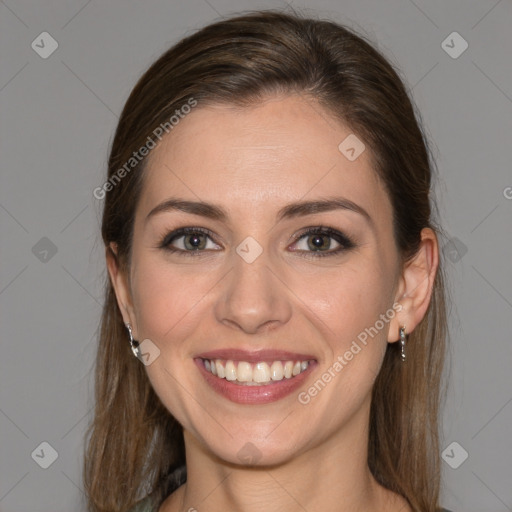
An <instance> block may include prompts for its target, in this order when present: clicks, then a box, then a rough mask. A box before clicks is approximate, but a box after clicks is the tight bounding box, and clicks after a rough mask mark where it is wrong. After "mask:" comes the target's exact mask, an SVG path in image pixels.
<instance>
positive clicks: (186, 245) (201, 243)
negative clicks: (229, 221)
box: [160, 228, 220, 254]
mask: <svg viewBox="0 0 512 512" xmlns="http://www.w3.org/2000/svg"><path fill="white" fill-rule="evenodd" d="M160 248H162V249H165V250H167V251H169V252H181V253H184V254H185V253H194V252H195V253H196V254H197V253H200V252H204V251H205V250H218V249H219V248H220V246H219V245H217V244H216V243H215V242H213V240H212V237H211V235H210V232H209V231H208V230H206V229H204V228H181V229H177V230H175V231H173V232H172V233H169V234H168V235H166V236H165V237H164V239H163V240H162V242H161V243H160Z"/></svg>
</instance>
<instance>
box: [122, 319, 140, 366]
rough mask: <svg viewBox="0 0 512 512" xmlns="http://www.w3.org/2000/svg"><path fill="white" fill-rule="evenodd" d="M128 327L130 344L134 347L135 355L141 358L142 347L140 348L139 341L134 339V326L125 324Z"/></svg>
mask: <svg viewBox="0 0 512 512" xmlns="http://www.w3.org/2000/svg"><path fill="white" fill-rule="evenodd" d="M125 325H126V328H127V329H128V335H129V336H130V346H131V348H132V352H133V355H134V356H135V357H136V358H137V359H139V356H140V349H139V342H138V341H136V340H134V339H133V334H132V326H131V325H130V324H125Z"/></svg>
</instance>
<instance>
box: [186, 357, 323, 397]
mask: <svg viewBox="0 0 512 512" xmlns="http://www.w3.org/2000/svg"><path fill="white" fill-rule="evenodd" d="M194 361H195V363H196V365H197V366H198V368H199V370H200V371H201V373H202V375H203V376H204V378H205V380H206V382H207V383H208V384H209V385H210V386H211V387H212V388H213V390H214V391H216V392H217V393H219V394H220V395H222V396H223V397H225V398H227V399H228V400H231V401H232V402H235V403H237V404H254V405H256V404H267V403H270V402H276V401H277V400H280V399H281V398H284V397H285V396H288V395H290V394H292V393H293V392H294V391H297V390H298V389H299V388H300V386H301V385H302V384H303V383H304V380H305V379H307V378H308V376H309V374H310V372H311V370H312V368H313V367H314V366H315V365H316V362H315V361H313V362H310V363H309V365H308V367H307V369H306V370H304V371H303V372H301V373H299V375H296V376H295V377H292V378H290V379H286V378H283V380H277V381H272V382H269V383H268V384H260V385H258V386H244V385H243V384H233V382H232V381H229V380H226V379H221V378H219V377H216V376H215V375H213V374H212V373H211V372H209V371H208V370H207V369H206V368H205V367H204V363H203V360H202V359H195V360H194Z"/></svg>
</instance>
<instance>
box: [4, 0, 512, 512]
mask: <svg viewBox="0 0 512 512" xmlns="http://www.w3.org/2000/svg"><path fill="white" fill-rule="evenodd" d="M284 5H285V4H284V3H281V2H264V1H261V2H259V1H250V0H245V1H240V2H235V1H233V0H191V1H189V2H187V3H186V4H185V2H183V3H181V2H171V1H163V0H162V1H156V0H153V1H149V2H141V1H134V0H128V1H127V0H125V1H121V0H116V1H109V2H99V1H91V0H89V1H87V0H74V1H63V0H46V1H45V2H29V1H23V0H3V1H2V0H0V17H1V18H0V34H1V36H0V37H1V50H0V52H1V53H0V58H1V71H0V102H1V113H0V116H1V123H0V129H1V133H0V143H1V151H2V158H1V161H0V165H1V168H2V174H1V185H2V186H1V189H0V223H1V233H2V239H1V240H2V243H1V255H0V257H1V271H0V308H1V328H2V339H1V341H2V349H1V357H0V371H1V382H2V387H1V395H0V431H1V445H0V450H1V451H0V510H1V511H2V512H29V511H30V512H43V511H47V512H49V511H52V512H60V511H62V512H69V511H72V510H73V511H79V510H83V509H84V507H83V501H82V491H81V464H82V448H83V446H82V444H83V434H84V430H85V427H86V425H87V422H88V420H89V419H90V414H91V407H92V397H91V394H90V393H91V391H92V382H93V381H92V373H91V369H92V365H93V357H94V354H95V343H96V341H95V336H96V329H97V326H98V321H99V315H100V311H101V304H102V283H103V278H104V276H105V271H104V262H103V251H102V248H101V241H100V237H99V223H100V210H101V206H102V205H101V201H98V200H96V199H95V198H94V197H93V195H92V191H93V189H94V188H95V187H97V186H99V185H101V184H102V182H103V176H104V173H105V168H106V159H107V154H108V148H109V145H110V142H111V139H112V137H113V131H114V129H115V126H116V123H117V120H118V114H119V113H120V111H121V109H122V107H123V104H124V102H125V100H126V98H127V96H128V94H129V92H130V90H131V88H132V87H133V85H134V84H135V81H136V80H137V78H138V77H139V76H140V75H141V74H142V72H143V71H144V70H145V69H146V68H147V67H148V66H149V65H150V64H151V63H152V62H153V60H155V59H156V58H157V57H158V56H159V55H160V54H161V53H162V52H163V51H164V50H165V49H167V48H168V46H169V45H171V44H172V43H173V42H175V41H177V40H178V39H179V38H181V37H183V36H184V35H185V34H188V33H190V32H191V31H193V30H195V29H198V28H200V27H201V26H203V25H205V24H207V23H208V22H211V21H213V20H214V19H217V18H218V17H219V16H225V15H228V14H230V13H233V12H235V11H236V12H238V11H240V10H244V9H256V8H275V7H281V6H284ZM292 5H293V6H294V7H296V8H304V7H306V8H308V9H314V12H316V13H318V14H320V15H322V16H323V17H328V18H331V19H333V20H335V21H338V22H342V23H346V24H347V25H349V26H351V27H354V28H356V29H358V30H362V31H363V32H364V33H366V35H367V36H368V37H370V38H371V39H372V40H373V41H374V42H375V43H377V45H378V47H379V48H380V49H381V50H382V51H383V52H384V53H385V54H386V55H387V56H388V58H390V59H391V60H392V62H394V63H395V64H397V65H398V66H399V67H400V68H401V70H402V71H403V75H404V77H405V80H406V82H407V84H408V86H409V87H410V88H411V89H412V91H413V96H414V100H415V102H416V104H417V105H418V107H419V109H420V111H421V112H422V115H423V120H424V124H425V128H426V131H427V132H428V134H429V136H430V137H431V138H432V139H433V140H434V141H435V147H434V150H435V156H436V158H437V162H438V166H439V171H440V176H439V180H438V182H437V185H436V194H437V197H438V203H439V206H440V212H441V217H442V222H443V225H444V228H445V230H446V232H447V234H448V235H449V237H448V238H449V239H445V240H444V241H443V247H444V252H443V254H444V255H445V256H446V264H447V271H448V273H449V276H450V280H449V287H450V289H451V293H452V300H453V303H454V305H453V308H452V310H451V313H450V331H451V338H452V344H451V348H450V359H449V368H448V370H450V372H451V374H450V375H449V377H450V391H449V395H448V398H447V401H446V406H445V409H444V416H443V418H444V424H443V429H444V438H443V449H444V448H446V447H449V449H448V450H447V452H444V453H445V460H446V462H443V477H444V482H445V485H444V491H443V505H444V506H445V507H447V508H449V509H452V510H453V511H455V512H462V511H464V512H476V511H496V512H498V511H506V510H512V461H511V459H512V457H511V455H512V441H511V431H512V429H511V425H512V403H511V402H512V377H511V371H510V367H511V362H512V358H511V355H512V344H511V335H510V332H511V328H512V323H511V320H510V319H511V317H512V272H511V269H510V262H511V261H512V237H511V236H510V234H511V228H510V226H511V222H510V221H511V218H512V199H511V198H512V188H510V187H512V172H511V152H512V150H511V137H510V136H511V134H512V69H511V57H510V56H511V53H512V52H511V50H512V30H511V27H512V4H511V2H510V1H508V0H501V1H497V0H489V1H487V0H486V1H483V0H481V1H475V0H471V1H468V0H450V1H445V0H443V1H441V0H435V1H426V0H414V1H413V0H386V1H384V2H382V1H377V0H373V1H370V0H365V1H360V0H343V1H340V0H337V1H335V0H331V1H327V0H324V1H318V2H315V3H313V2H312V1H309V2H299V1H295V2H293V4H292ZM43 31H47V32H49V33H50V34H51V36H52V37H53V38H54V39H55V40H56V41H57V42H58V48H57V50H56V51H55V52H54V53H53V54H52V55H50V56H49V57H48V58H46V59H43V58H42V57H41V56H40V55H39V54H38V53H36V51H34V50H33V49H32V47H31V44H32V41H34V40H36V43H37V42H38V41H39V44H40V46H42V44H41V43H40V39H41V38H38V36H39V35H40V34H41V33H42V32H43ZM454 31H456V32H458V33H459V34H460V35H461V36H462V37H463V38H464V40H466V41H467V43H468V45H469V46H468V48H467V50H466V51H465V52H464V53H462V54H461V55H460V56H458V58H452V57H451V56H450V55H449V54H448V53H447V52H446V51H445V49H444V48H443V46H442V42H443V41H444V40H445V39H446V38H447V36H448V35H449V34H451V33H452V32H454ZM452 40H453V41H452ZM46 41H47V40H46ZM445 45H449V46H452V47H453V48H452V49H451V52H452V53H453V52H459V51H460V50H461V49H462V46H461V45H462V41H461V40H459V39H453V38H452V39H450V38H449V39H448V41H447V43H445ZM44 46H45V51H46V50H48V48H49V44H48V41H47V42H46V43H44ZM507 55H508V57H507ZM507 187H508V188H507ZM41 239H42V240H41ZM446 244H448V245H446ZM55 251H56V252H55ZM447 376H448V373H447ZM44 441H46V442H48V443H49V444H50V445H51V446H52V447H53V448H54V449H55V450H56V452H57V453H58V457H57V459H56V460H55V461H54V462H53V464H51V466H50V467H48V469H43V468H41V467H40V464H44V463H45V462H46V463H49V462H51V460H52V459H51V456H52V454H51V451H50V449H49V448H48V447H45V446H44V445H43V447H40V444H41V443H42V442H44ZM453 442H457V443H458V445H452V446H449V445H451V443H453ZM34 450H35V451H34ZM41 450H43V451H42V452H41ZM462 450H465V451H466V452H467V453H468V454H469V456H468V458H467V460H465V461H464V462H462V463H461V461H462V460H463V458H464V451H462ZM31 454H34V455H33V456H31ZM448 461H449V462H450V464H451V465H450V464H448ZM36 462H37V463H36ZM457 465H458V468H457V469H454V468H452V467H451V466H457Z"/></svg>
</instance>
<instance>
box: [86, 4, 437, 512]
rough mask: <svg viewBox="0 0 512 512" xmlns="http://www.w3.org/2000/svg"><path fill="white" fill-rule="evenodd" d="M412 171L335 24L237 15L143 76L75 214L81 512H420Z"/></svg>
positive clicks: (408, 147)
mask: <svg viewBox="0 0 512 512" xmlns="http://www.w3.org/2000/svg"><path fill="white" fill-rule="evenodd" d="M431 166H432V164H431V162H430V158H429V150H428V146H427V142H426V141H425V138H424V136H423V134H422V131H421V128H420V125H419V123H418V120H417V119H416V115H415V112H414V108H413V106H412V105H411V101H410V99H409V97H408V95H407V92H406V90H405V88H404V85H403V84H402V82H401V80H400V78H399V77H398V75H397V73H396V72H395V71H394V70H393V68H392V66H391V65H390V64H389V63H388V62H387V61H386V59H385V58H384V57H383V56H382V55H380V53H378V52H377V51H376V50H375V49H374V48H373V47H372V46H371V45H370V44H369V43H368V42H366V41H365V40H364V39H363V38H362V37H360V36H358V35H356V34H355V33H353V32H352V31H350V30H348V29H346V28H344V27H342V26H339V25H337V24H335V23H332V22H327V21H318V20H312V19H306V18H303V17H301V16H298V15H289V14H285V13H281V12H273V11H267V12H255V13H250V14H245V15H242V16H238V17H234V18H231V19H228V20H223V21H220V22H217V23H214V24H212V25H210V26H207V27H206V28H204V29H202V30H201V31H199V32H197V33H196V34H193V35H191V36H189V37H187V38H185V39H183V40H182V41H181V42H179V43H178V44H177V45H175V46H174V47H173V48H171V49H170V50H169V51H167V52H166V53H165V54H164V55H162V56H161V57H160V58H159V59H158V60H157V61H156V62H155V63H154V64H153V65H152V66H151V67H150V68H149V70H148V71H147V72H146V73H145V74H144V75H143V76H142V78H141V79H140V80H139V82H138V83H137V85H136V86H135V88H134V90H133V91H132V93H131V95H130V97H129V99H128V101H127V103H126V105H125V107H124V110H123V112H122V115H121V118H120V121H119V125H118V128H117V131H116V134H115V138H114V141H113V145H112V149H111V154H110V159H109V169H108V179H107V181H106V182H105V184H104V185H103V186H102V187H98V189H97V190H96V191H95V196H96V197H98V198H104V201H105V203H104V211H103V224H102V235H103V240H104V243H105V247H106V259H107V267H108V271H109V281H108V283H107V286H106V302H105V307H104V311H103V318H102V326H101V335H100V343H99V349H98V359H97V370H96V410H95V417H94V420H93V422H92V424H91V425H90V429H89V432H88V446H87V451H86V457H85V467H84V479H85V488H86V492H87V496H88V505H89V510H90V511H95V512H98V511H109V512H114V511H115V512H121V511H123V512H124V511H127V510H130V509H132V510H136V511H157V510H158V511H159V512H171V511H187V510H188V511H193V510H197V511H202V510H205V511H206V510H207V511H209V512H210V511H211V512H213V511H218V510H219V511H220V510H222V511H225V510H237V511H253V510H258V511H260V510H266V511H272V510H280V511H288V510H290V511H291V510H308V511H314V510H324V511H337V512H340V511H342V512H346V511H355V510H365V511H380V512H382V511H396V512H398V511H404V512H405V511H414V512H420V511H421V512H434V511H436V512H437V511H439V510H440V506H439V488H440V447H439V433H438V411H439V404H440V399H441V389H440V381H441V374H442V368H443V360H444V352H445V338H446V310H445V298H444V296H445V292H444V286H443V274H442V269H441V265H440V260H439V248H438V234H439V232H440V228H439V227H437V226H436V224H435V223H434V221H433V219H432V218H431V207H432V205H433V201H432V198H430V195H429V192H430V187H431ZM134 356H135V357H134ZM139 500H140V503H138V504H137V505H136V507H135V508H133V507H134V505H135V504H136V502H138V501H139Z"/></svg>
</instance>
